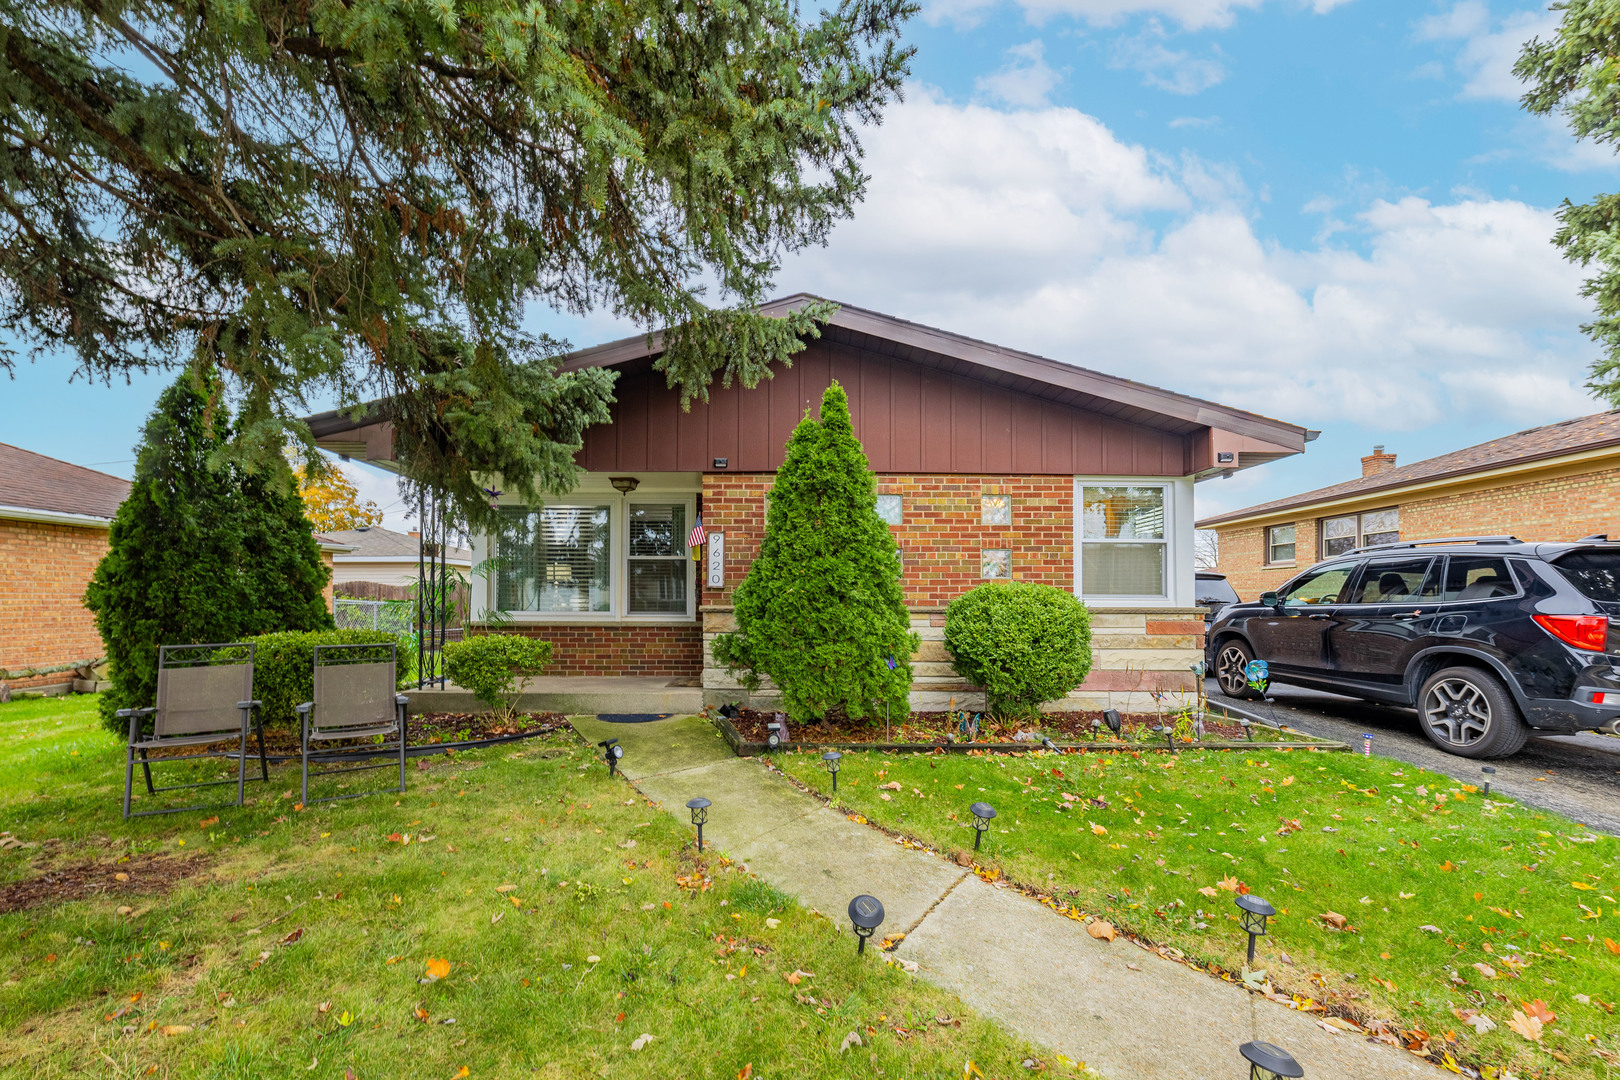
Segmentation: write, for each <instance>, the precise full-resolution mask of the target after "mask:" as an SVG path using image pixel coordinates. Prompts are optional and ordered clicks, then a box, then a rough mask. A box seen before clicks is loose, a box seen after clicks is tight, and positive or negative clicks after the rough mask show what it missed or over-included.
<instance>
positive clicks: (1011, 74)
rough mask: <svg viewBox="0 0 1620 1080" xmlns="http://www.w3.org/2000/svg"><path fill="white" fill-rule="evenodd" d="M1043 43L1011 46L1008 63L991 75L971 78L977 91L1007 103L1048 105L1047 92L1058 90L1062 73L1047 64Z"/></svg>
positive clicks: (1023, 105)
mask: <svg viewBox="0 0 1620 1080" xmlns="http://www.w3.org/2000/svg"><path fill="white" fill-rule="evenodd" d="M1045 54H1046V46H1045V44H1044V43H1043V42H1041V41H1040V39H1038V38H1037V39H1036V40H1034V41H1028V42H1025V43H1024V44H1022V45H1014V46H1013V47H1012V48H1010V49H1008V50H1007V57H1008V59H1007V63H1006V64H1004V65H1002V68H1001V70H1000V71H997V72H996V73H995V74H993V75H983V76H980V77H979V78H978V79H976V80H975V81H974V85H975V87H976V88H977V89H978V91H979V93H981V94H986V95H989V96H990V97H992V98H995V99H996V100H998V101H1002V102H1005V103H1006V104H1008V105H1017V106H1021V107H1024V108H1031V107H1034V106H1037V105H1045V104H1047V95H1049V94H1050V93H1051V92H1052V91H1053V90H1055V89H1057V86H1058V84H1059V83H1060V82H1062V81H1063V76H1062V75H1061V74H1060V73H1059V72H1057V71H1055V70H1053V69H1052V68H1050V67H1048V66H1047V63H1046V55H1045Z"/></svg>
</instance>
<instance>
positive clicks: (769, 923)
mask: <svg viewBox="0 0 1620 1080" xmlns="http://www.w3.org/2000/svg"><path fill="white" fill-rule="evenodd" d="M781 925H782V920H781V919H766V920H765V929H767V930H775V929H776V928H777V927H778V926H781Z"/></svg>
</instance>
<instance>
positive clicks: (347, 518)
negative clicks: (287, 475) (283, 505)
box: [297, 468, 383, 532]
mask: <svg viewBox="0 0 1620 1080" xmlns="http://www.w3.org/2000/svg"><path fill="white" fill-rule="evenodd" d="M297 471H298V494H299V495H301V496H302V497H303V500H304V514H305V516H306V517H308V518H309V520H310V524H312V525H314V526H315V529H316V531H318V532H338V531H341V530H343V529H358V528H360V527H361V526H362V525H381V524H382V519H383V512H382V510H381V509H379V508H378V506H377V504H376V503H374V502H372V501H371V500H370V499H367V500H366V501H365V502H364V503H362V502H361V501H360V492H359V490H358V489H357V488H355V486H354V481H353V480H350V479H349V478H348V477H347V476H345V475H344V473H343V471H342V470H341V469H335V468H334V469H328V470H327V471H326V475H325V476H320V477H315V476H311V475H309V473H308V472H307V471H306V470H304V469H299V470H297Z"/></svg>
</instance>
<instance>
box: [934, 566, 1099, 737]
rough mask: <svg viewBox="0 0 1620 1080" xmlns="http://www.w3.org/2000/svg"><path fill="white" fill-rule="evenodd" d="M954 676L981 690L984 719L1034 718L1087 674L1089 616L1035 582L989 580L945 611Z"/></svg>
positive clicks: (1066, 596)
mask: <svg viewBox="0 0 1620 1080" xmlns="http://www.w3.org/2000/svg"><path fill="white" fill-rule="evenodd" d="M945 647H946V648H947V649H949V650H950V652H951V657H952V659H953V660H954V661H955V664H956V672H957V674H959V675H961V676H962V678H964V679H966V680H968V681H969V682H971V683H973V684H974V685H975V686H982V687H984V690H985V697H986V698H987V699H988V700H987V702H986V704H987V705H988V707H989V711H990V714H991V715H992V716H996V717H1029V716H1034V715H1036V714H1037V713H1038V712H1039V710H1040V707H1041V703H1042V702H1046V701H1056V700H1057V699H1058V698H1061V697H1062V696H1063V695H1064V694H1067V693H1068V692H1069V691H1070V690H1073V689H1074V688H1075V687H1077V686H1079V685H1080V684H1081V683H1082V682H1084V681H1085V679H1086V674H1087V673H1088V672H1089V671H1090V670H1091V613H1090V612H1088V611H1087V610H1086V606H1085V605H1084V604H1082V603H1081V602H1080V601H1079V600H1077V599H1076V598H1075V596H1074V594H1073V593H1070V592H1065V591H1064V590H1062V589H1058V588H1054V587H1052V586H1051V585H1040V584H1037V583H1035V582H1026V581H1005V582H992V583H989V584H985V585H980V586H978V587H977V588H974V589H969V590H968V591H967V592H965V593H963V594H962V595H961V596H958V597H957V598H956V599H955V600H952V601H951V603H950V606H949V607H947V608H946V609H945Z"/></svg>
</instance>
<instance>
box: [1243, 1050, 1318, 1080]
mask: <svg viewBox="0 0 1620 1080" xmlns="http://www.w3.org/2000/svg"><path fill="white" fill-rule="evenodd" d="M1238 1053H1240V1054H1242V1055H1243V1056H1244V1057H1245V1058H1246V1059H1248V1062H1249V1080H1278V1078H1280V1077H1285V1076H1290V1077H1292V1076H1304V1075H1305V1070H1304V1069H1302V1068H1300V1067H1299V1062H1297V1061H1295V1060H1294V1055H1292V1054H1290V1053H1289V1052H1288V1051H1286V1050H1284V1049H1283V1048H1282V1047H1280V1046H1273V1045H1271V1044H1270V1043H1264V1042H1246V1043H1244V1044H1243V1045H1242V1046H1240V1047H1238Z"/></svg>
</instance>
